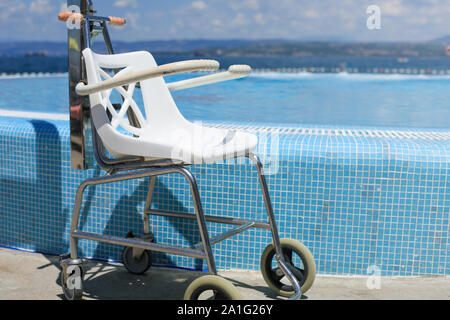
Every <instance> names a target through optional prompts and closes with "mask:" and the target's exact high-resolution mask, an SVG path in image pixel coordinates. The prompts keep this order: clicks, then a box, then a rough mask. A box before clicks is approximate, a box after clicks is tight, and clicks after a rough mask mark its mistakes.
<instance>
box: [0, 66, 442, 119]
mask: <svg viewBox="0 0 450 320" xmlns="http://www.w3.org/2000/svg"><path fill="white" fill-rule="evenodd" d="M194 76H199V74H195V75H194V74H190V75H177V76H171V77H168V78H166V80H167V82H172V81H178V80H182V79H186V78H189V77H194ZM0 85H1V86H2V88H3V95H2V98H1V99H0V116H1V110H2V109H3V110H10V111H13V110H14V111H32V112H48V113H68V80H67V75H64V76H60V77H43V78H17V79H13V78H0ZM135 96H136V100H137V101H138V102H139V103H142V100H141V99H140V97H139V95H135ZM174 97H175V100H176V102H177V104H178V106H179V108H180V110H181V112H182V113H183V114H184V115H185V117H187V118H188V119H190V120H205V121H206V120H208V121H210V120H212V121H233V122H235V121H238V122H258V123H287V124H288V123H289V124H319V125H356V126H384V127H386V126H387V127H428V128H450V105H449V101H450V76H436V75H376V74H346V73H341V74H309V73H297V74H290V73H275V72H274V73H255V74H253V75H252V76H250V77H249V78H246V79H241V80H235V81H230V82H226V83H220V84H216V85H211V86H205V87H199V88H193V89H189V90H183V91H179V92H175V93H174ZM116 98H117V97H116Z"/></svg>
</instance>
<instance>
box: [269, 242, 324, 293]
mask: <svg viewBox="0 0 450 320" xmlns="http://www.w3.org/2000/svg"><path fill="white" fill-rule="evenodd" d="M280 242H281V248H282V250H283V255H284V258H285V260H286V262H287V265H288V267H289V268H290V270H291V272H292V273H293V274H294V276H295V277H296V278H297V280H298V281H299V283H300V286H301V288H302V293H303V294H305V293H306V292H307V291H308V290H309V289H310V288H311V287H312V285H313V283H314V280H315V278H316V263H315V261H314V257H313V255H312V254H311V251H309V249H308V248H307V247H305V246H304V245H303V244H302V243H300V242H298V241H296V240H291V239H282V240H280ZM294 254H295V255H294ZM274 266H275V267H274ZM261 272H262V274H263V277H264V280H265V281H266V283H267V284H268V285H269V287H270V288H271V289H272V290H273V291H274V292H275V293H276V294H278V295H281V296H283V297H292V296H293V295H294V294H295V290H294V288H293V287H292V285H291V284H286V282H285V283H283V282H282V280H283V279H284V278H286V277H285V275H284V273H283V272H282V271H281V269H280V268H279V267H278V265H277V264H276V259H275V246H274V244H273V243H272V244H270V245H269V246H267V248H266V249H265V250H264V253H263V255H262V258H261Z"/></svg>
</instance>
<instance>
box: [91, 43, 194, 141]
mask: <svg viewBox="0 0 450 320" xmlns="http://www.w3.org/2000/svg"><path fill="white" fill-rule="evenodd" d="M83 56H84V59H85V64H86V73H87V78H88V84H95V83H99V82H101V81H103V80H107V79H111V78H115V77H120V76H124V75H127V74H129V73H132V72H137V71H141V70H144V69H148V68H151V67H156V66H157V64H156V61H155V59H154V58H153V56H152V55H151V54H150V53H149V52H146V51H138V52H131V53H124V54H115V55H100V54H95V53H94V52H92V50H91V49H85V50H84V51H83ZM106 69H108V70H118V69H120V71H119V72H118V73H116V74H115V75H111V74H109V73H108V72H106V71H105V70H106ZM140 85H141V92H142V98H143V102H144V106H143V112H141V109H140V108H139V106H138V105H137V104H136V102H135V101H134V99H133V94H134V91H135V90H136V83H132V84H130V85H129V86H128V87H118V88H114V89H110V90H105V91H102V92H99V93H95V94H92V95H90V104H91V106H92V107H94V106H96V105H102V106H103V107H104V109H105V112H106V110H108V111H109V112H110V114H111V116H112V118H111V121H110V126H111V127H112V129H113V130H116V131H117V130H118V128H119V127H122V128H123V129H124V130H125V131H126V132H128V133H129V134H131V135H134V136H136V137H140V136H142V135H144V133H145V131H146V129H148V128H149V127H152V129H153V130H152V131H153V132H155V131H156V132H158V130H160V132H164V131H167V130H176V129H180V127H181V128H183V127H184V126H186V125H188V122H187V120H186V119H185V118H184V117H183V116H182V115H181V113H180V111H179V110H178V108H177V106H176V104H175V102H174V100H173V98H172V95H171V94H170V91H169V89H168V87H167V84H166V82H165V81H164V79H163V78H162V77H157V78H153V79H148V80H145V81H142V82H141V83H140ZM113 90H117V91H118V92H119V94H120V95H121V96H122V97H123V103H122V105H121V107H120V109H119V110H116V109H115V108H114V106H113V104H112V102H111V95H112V92H113ZM130 108H131V109H132V110H133V112H134V114H135V115H136V118H137V121H138V123H139V127H140V128H138V127H135V126H133V125H131V124H130V122H129V120H128V118H127V111H128V110H129V109H130Z"/></svg>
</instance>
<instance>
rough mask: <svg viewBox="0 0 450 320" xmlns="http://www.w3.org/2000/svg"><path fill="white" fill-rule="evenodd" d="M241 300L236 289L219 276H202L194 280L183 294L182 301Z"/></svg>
mask: <svg viewBox="0 0 450 320" xmlns="http://www.w3.org/2000/svg"><path fill="white" fill-rule="evenodd" d="M204 299H206V300H242V296H241V294H240V293H239V291H238V290H237V289H236V287H235V286H234V285H233V284H232V283H231V282H230V281H228V280H226V279H224V278H221V277H219V276H211V275H209V276H204V277H201V278H198V279H196V280H194V281H193V282H192V283H191V284H190V285H189V287H188V288H187V290H186V293H185V294H184V300H204Z"/></svg>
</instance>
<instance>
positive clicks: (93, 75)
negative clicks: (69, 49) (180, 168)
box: [83, 49, 258, 164]
mask: <svg viewBox="0 0 450 320" xmlns="http://www.w3.org/2000/svg"><path fill="white" fill-rule="evenodd" d="M83 56H84V58H85V63H86V71H87V77H88V85H89V86H91V85H95V84H98V83H101V82H102V81H103V80H108V79H110V78H121V77H126V76H130V77H133V74H134V75H135V74H142V72H145V70H148V69H149V68H155V67H157V64H156V62H155V60H154V58H153V56H152V55H151V54H150V53H148V52H145V51H140V52H131V53H125V54H116V55H98V54H95V53H93V52H92V50H91V49H85V50H84V51H83ZM104 69H121V71H120V72H118V73H117V74H116V75H115V76H111V75H109V74H108V73H107V72H105V70H104ZM140 84H141V91H142V97H143V101H144V106H143V107H142V112H141V109H140V108H139V106H138V105H137V104H136V102H135V101H134V99H133V94H134V90H135V88H136V83H131V84H130V85H128V87H127V88H125V87H118V88H115V89H107V90H104V91H101V92H97V93H93V94H91V95H90V96H89V97H90V103H91V106H92V108H93V110H92V111H93V120H94V125H95V126H96V129H97V131H98V133H99V136H100V138H101V139H102V142H103V144H104V145H105V147H106V148H107V149H108V150H109V151H110V152H112V153H113V154H115V155H124V156H141V157H144V158H152V159H153V158H158V159H173V160H177V161H183V162H184V163H186V164H198V163H211V162H216V161H221V160H225V159H230V158H236V157H241V156H245V155H246V154H247V153H249V152H251V151H252V150H254V149H255V148H256V145H257V143H258V139H257V137H256V136H255V135H253V134H250V133H247V132H243V131H235V130H226V129H217V128H210V127H207V126H204V125H202V124H199V123H192V122H189V121H188V120H186V119H185V118H184V117H183V115H182V114H181V113H180V111H179V110H178V108H177V106H176V104H175V102H174V100H173V98H172V96H171V94H170V91H169V88H168V86H167V84H166V82H165V81H164V79H163V77H161V76H159V77H154V78H151V79H147V80H143V81H140ZM113 90H118V91H119V93H120V94H121V95H122V96H123V98H124V100H123V104H122V107H121V108H120V110H118V111H116V110H115V108H114V107H113V105H112V103H111V101H110V97H111V93H112V91H113ZM129 108H132V110H133V111H134V113H135V114H136V116H137V119H138V121H139V127H140V128H137V127H133V126H132V125H130V123H129V121H128V119H127V110H128V109H129ZM106 110H109V112H110V113H111V115H112V119H111V121H109V119H108V117H107V115H106Z"/></svg>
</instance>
